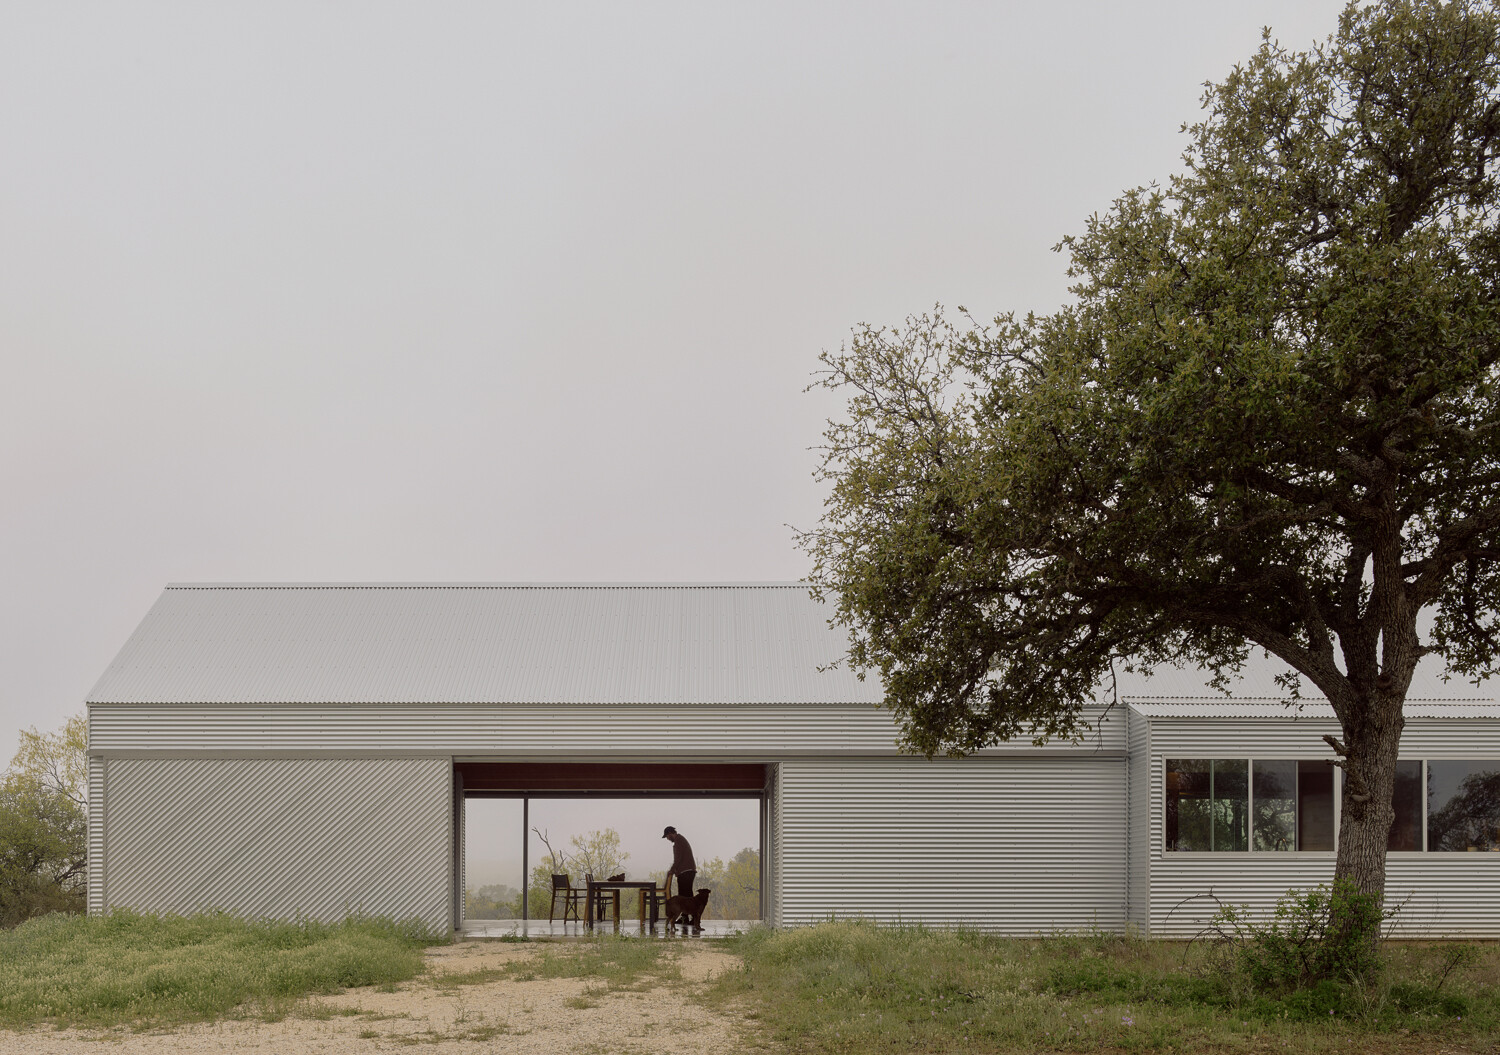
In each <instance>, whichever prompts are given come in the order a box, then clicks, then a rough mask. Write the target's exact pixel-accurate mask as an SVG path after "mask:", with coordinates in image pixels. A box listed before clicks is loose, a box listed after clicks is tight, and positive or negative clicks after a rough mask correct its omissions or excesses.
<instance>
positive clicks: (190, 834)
mask: <svg viewBox="0 0 1500 1055" xmlns="http://www.w3.org/2000/svg"><path fill="white" fill-rule="evenodd" d="M452 780H453V776H452V764H451V762H450V760H449V759H447V758H353V759H351V758H110V759H108V760H107V768H106V771H105V775H104V796H103V801H104V803H105V816H104V825H103V830H104V840H103V841H104V847H103V856H104V860H105V861H106V871H105V875H104V881H103V890H102V892H101V896H100V902H101V903H100V906H99V909H100V910H104V909H107V908H116V907H128V908H133V909H138V910H141V911H147V912H170V913H190V912H196V911H202V910H210V909H220V910H224V911H227V912H232V913H235V914H238V915H244V916H253V917H256V916H274V917H292V916H298V915H302V916H309V917H312V918H314V919H321V920H336V919H341V918H343V917H345V916H347V915H350V914H367V915H381V916H392V917H395V918H398V919H409V918H413V917H415V918H417V919H420V920H421V921H422V922H423V923H424V924H425V925H426V926H427V927H428V928H429V929H431V930H432V931H434V932H446V931H447V929H448V927H449V925H450V924H451V922H452V915H453V913H452V890H453V886H452V884H453V871H452V859H453V841H452V840H453V834H452V819H453V818H452Z"/></svg>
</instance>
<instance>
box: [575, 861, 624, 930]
mask: <svg viewBox="0 0 1500 1055" xmlns="http://www.w3.org/2000/svg"><path fill="white" fill-rule="evenodd" d="M593 885H594V873H592V872H585V873H584V874H583V888H584V890H585V891H587V890H588V889H589V888H590V887H592V886H593ZM584 896H585V897H587V896H588V895H587V894H585V895H584ZM605 905H613V907H614V919H615V922H616V923H619V922H620V892H619V891H618V890H596V891H594V904H592V905H590V906H589V907H588V909H587V911H588V913H589V914H590V916H591V917H592V918H593V919H596V920H602V919H603V918H604V906H605Z"/></svg>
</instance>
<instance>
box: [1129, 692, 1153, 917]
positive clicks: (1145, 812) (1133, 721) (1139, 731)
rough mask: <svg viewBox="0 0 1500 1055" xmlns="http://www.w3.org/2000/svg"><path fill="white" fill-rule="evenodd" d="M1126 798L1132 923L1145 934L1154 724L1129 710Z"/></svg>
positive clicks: (1149, 869) (1148, 915)
mask: <svg viewBox="0 0 1500 1055" xmlns="http://www.w3.org/2000/svg"><path fill="white" fill-rule="evenodd" d="M1125 739H1126V763H1125V772H1126V781H1125V795H1126V801H1127V812H1128V813H1129V836H1128V838H1127V839H1126V857H1125V868H1126V873H1127V875H1128V877H1129V885H1128V888H1127V890H1126V900H1127V901H1128V903H1129V912H1128V916H1129V922H1130V924H1131V926H1133V927H1134V928H1135V929H1136V932H1137V933H1139V934H1141V935H1145V934H1146V933H1147V932H1148V931H1149V930H1150V927H1151V831H1152V824H1151V817H1152V813H1151V723H1150V722H1149V721H1147V720H1146V718H1145V717H1144V716H1143V715H1140V714H1136V713H1135V712H1133V711H1126V734H1125Z"/></svg>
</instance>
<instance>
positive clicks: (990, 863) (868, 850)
mask: <svg viewBox="0 0 1500 1055" xmlns="http://www.w3.org/2000/svg"><path fill="white" fill-rule="evenodd" d="M1124 765H1125V760H1124V758H1123V757H1122V756H1120V755H1118V754H1113V753H1105V754H1092V753H1083V752H1079V753H1078V754H1075V755H1072V756H1065V757H1058V756H1053V757H1050V758H1048V757H1033V758H1026V757H1006V758H967V759H939V760H932V761H928V760H923V759H909V758H905V759H870V760H861V761H828V762H791V761H789V762H783V763H782V764H781V766H780V774H779V779H778V781H777V784H778V790H779V792H780V795H779V800H780V801H779V803H778V810H777V814H778V819H779V822H780V831H781V839H780V841H779V845H778V847H777V857H778V861H779V867H778V869H777V871H778V880H779V887H780V894H779V901H780V913H779V922H781V923H782V924H785V925H794V924H802V923H813V922H817V921H819V920H823V919H828V918H830V917H864V918H869V919H876V920H881V921H884V922H892V923H894V922H907V923H926V924H932V925H936V926H966V927H978V928H981V929H984V930H989V931H994V932H998V933H1003V934H1035V933H1037V932H1046V931H1051V930H1054V929H1063V930H1075V929H1082V928H1089V927H1095V926H1097V927H1101V928H1104V929H1106V930H1116V931H1117V930H1121V929H1123V927H1124V923H1125V869H1124V860H1125V802H1124V795H1123V794H1122V792H1123V788H1124V772H1123V770H1124Z"/></svg>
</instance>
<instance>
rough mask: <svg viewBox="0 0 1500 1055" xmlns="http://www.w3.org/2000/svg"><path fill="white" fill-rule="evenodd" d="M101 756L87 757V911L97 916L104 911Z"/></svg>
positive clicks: (102, 780)
mask: <svg viewBox="0 0 1500 1055" xmlns="http://www.w3.org/2000/svg"><path fill="white" fill-rule="evenodd" d="M106 765H107V763H106V761H105V760H104V759H102V758H97V757H91V758H90V759H89V813H88V823H89V829H88V839H89V842H88V848H87V852H88V912H89V915H91V916H97V915H98V914H99V913H101V912H103V911H104V807H105V804H104V770H105V766H106Z"/></svg>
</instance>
